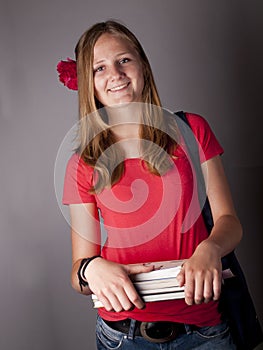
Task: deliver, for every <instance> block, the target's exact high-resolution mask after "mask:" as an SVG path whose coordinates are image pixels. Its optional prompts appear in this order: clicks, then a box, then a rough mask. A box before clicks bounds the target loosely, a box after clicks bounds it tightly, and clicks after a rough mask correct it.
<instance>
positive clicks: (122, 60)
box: [119, 57, 130, 64]
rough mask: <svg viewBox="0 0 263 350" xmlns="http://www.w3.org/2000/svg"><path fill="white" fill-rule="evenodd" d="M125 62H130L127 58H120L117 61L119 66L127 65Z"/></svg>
mask: <svg viewBox="0 0 263 350" xmlns="http://www.w3.org/2000/svg"><path fill="white" fill-rule="evenodd" d="M127 62H130V59H129V58H127V57H125V58H122V59H121V60H120V61H119V63H120V64H123V63H127Z"/></svg>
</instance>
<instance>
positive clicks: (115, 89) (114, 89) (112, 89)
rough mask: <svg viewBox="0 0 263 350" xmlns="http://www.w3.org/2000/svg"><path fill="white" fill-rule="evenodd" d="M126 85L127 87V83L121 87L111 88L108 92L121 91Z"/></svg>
mask: <svg viewBox="0 0 263 350" xmlns="http://www.w3.org/2000/svg"><path fill="white" fill-rule="evenodd" d="M127 85H128V83H126V84H123V85H119V86H116V87H113V88H111V89H110V90H111V91H118V90H121V89H123V88H125V87H126V86H127Z"/></svg>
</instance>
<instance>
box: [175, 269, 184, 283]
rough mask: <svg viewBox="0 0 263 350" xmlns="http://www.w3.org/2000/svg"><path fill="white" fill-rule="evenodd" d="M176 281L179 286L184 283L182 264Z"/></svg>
mask: <svg viewBox="0 0 263 350" xmlns="http://www.w3.org/2000/svg"><path fill="white" fill-rule="evenodd" d="M176 279H177V282H178V284H179V287H182V286H183V285H184V284H185V270H184V267H183V266H182V268H181V271H180V272H179V273H178V275H177V276H176Z"/></svg>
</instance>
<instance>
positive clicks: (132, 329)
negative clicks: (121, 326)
mask: <svg viewBox="0 0 263 350" xmlns="http://www.w3.org/2000/svg"><path fill="white" fill-rule="evenodd" d="M135 327H136V320H133V319H132V318H131V322H130V328H129V333H128V339H130V340H133V338H134V332H135Z"/></svg>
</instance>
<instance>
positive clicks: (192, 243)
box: [63, 21, 242, 350]
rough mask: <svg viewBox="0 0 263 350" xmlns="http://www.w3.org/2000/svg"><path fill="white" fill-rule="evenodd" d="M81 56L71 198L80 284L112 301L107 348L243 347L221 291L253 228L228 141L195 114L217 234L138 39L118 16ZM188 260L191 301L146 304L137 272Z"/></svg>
mask: <svg viewBox="0 0 263 350" xmlns="http://www.w3.org/2000/svg"><path fill="white" fill-rule="evenodd" d="M76 64H77V82H78V94H79V114H80V128H79V147H78V149H77V151H76V153H75V154H74V155H73V156H72V157H71V158H70V160H69V162H68V166H67V170H66V176H65V184H64V196H63V203H64V204H68V205H69V207H70V213H71V223H72V259H73V261H72V263H73V264H72V286H73V288H75V289H76V290H77V291H78V292H81V293H83V294H87V295H89V294H91V293H94V294H95V295H96V296H97V297H98V299H99V300H100V302H101V303H102V304H103V308H100V309H99V310H98V319H97V347H98V349H117V348H118V349H184V350H185V349H222V348H224V349H235V345H234V344H233V342H232V339H231V336H230V334H229V331H228V327H227V325H226V324H225V323H224V322H223V321H222V320H221V315H220V313H219V311H218V299H219V297H220V290H221V278H222V275H221V273H222V271H221V258H222V257H223V256H224V255H226V254H227V253H229V252H230V251H232V250H233V249H234V248H235V247H236V246H237V244H238V243H239V241H240V239H241V236H242V229H241V226H240V223H239V220H238V218H237V216H236V213H235V209H234V206H233V203H232V199H231V194H230V192H229V188H228V184H227V180H226V178H225V175H224V170H223V167H222V164H221V160H220V154H221V153H222V152H223V150H222V148H221V146H220V145H219V143H218V141H217V140H216V138H215V136H214V134H213V132H212V131H211V129H210V127H209V125H208V124H207V122H206V121H205V120H204V119H203V118H202V117H200V116H198V115H195V114H191V113H187V114H186V116H187V119H188V122H189V124H190V126H191V129H192V131H193V133H194V135H195V137H196V140H197V142H198V143H199V146H200V147H199V148H200V159H201V162H202V169H203V170H204V175H205V176H204V178H205V183H206V189H207V196H208V199H209V202H210V205H211V209H212V214H213V220H214V227H213V230H212V232H211V234H210V235H208V232H207V229H206V226H205V223H204V221H203V218H202V215H201V211H200V207H199V203H198V199H197V195H196V187H195V175H194V173H193V171H192V168H191V162H190V161H189V159H188V157H187V152H186V150H185V147H184V144H183V141H182V139H181V138H180V132H179V129H178V127H177V122H176V118H175V117H173V118H169V117H168V118H166V117H165V113H162V109H161V103H160V99H159V96H158V92H157V89H156V86H155V83H154V79H153V75H152V71H151V67H150V64H149V62H148V59H147V57H146V55H145V53H144V50H143V48H142V46H141V45H140V43H139V42H138V40H137V39H136V37H135V36H134V35H133V34H132V33H131V32H130V31H129V30H128V29H127V28H126V27H125V26H123V25H121V24H119V23H117V22H114V21H107V22H105V23H98V24H95V25H94V26H93V27H91V28H90V29H89V30H88V31H86V32H85V33H84V34H83V35H82V36H81V38H80V40H79V42H78V44H77V46H76ZM101 108H102V109H101ZM198 207H199V212H198V215H196V208H198ZM190 211H191V212H190ZM99 215H100V216H101V217H102V218H103V220H104V225H105V228H106V231H107V240H106V242H105V243H104V244H103V243H102V241H101V227H100V224H99V221H100V220H99ZM177 259H184V264H183V266H182V269H181V272H180V274H179V275H178V277H177V279H178V281H179V283H180V285H181V286H183V285H184V286H185V299H179V300H169V301H158V302H149V303H144V302H143V300H142V298H141V297H140V296H139V295H138V293H137V291H136V289H135V288H134V286H133V284H132V282H131V279H130V275H131V274H136V273H140V272H150V271H152V270H153V269H154V263H150V262H154V261H164V260H177ZM142 325H143V327H144V329H145V328H146V332H143V330H142Z"/></svg>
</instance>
